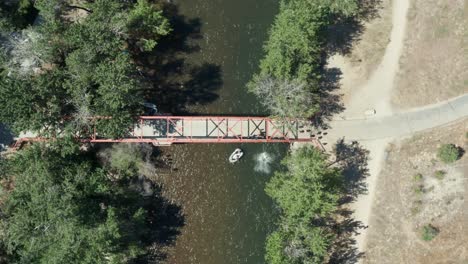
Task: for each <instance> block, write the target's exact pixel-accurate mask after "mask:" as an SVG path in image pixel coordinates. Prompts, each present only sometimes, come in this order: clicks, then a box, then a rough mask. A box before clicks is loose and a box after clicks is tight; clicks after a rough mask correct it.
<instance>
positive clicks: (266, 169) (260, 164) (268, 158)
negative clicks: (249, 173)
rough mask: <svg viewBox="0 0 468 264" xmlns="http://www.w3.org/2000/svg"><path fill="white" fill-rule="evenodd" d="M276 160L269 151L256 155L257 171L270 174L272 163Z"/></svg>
mask: <svg viewBox="0 0 468 264" xmlns="http://www.w3.org/2000/svg"><path fill="white" fill-rule="evenodd" d="M273 161H274V156H273V155H271V154H268V153H267V152H262V153H260V154H257V155H255V168H254V170H255V171H257V172H262V173H266V174H269V173H271V163H272V162H273Z"/></svg>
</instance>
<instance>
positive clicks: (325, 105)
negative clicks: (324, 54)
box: [311, 68, 345, 129]
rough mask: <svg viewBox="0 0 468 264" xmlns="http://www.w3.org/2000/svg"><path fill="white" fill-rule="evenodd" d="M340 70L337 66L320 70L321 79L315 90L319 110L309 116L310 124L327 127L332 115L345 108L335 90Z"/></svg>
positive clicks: (338, 84) (337, 87)
mask: <svg viewBox="0 0 468 264" xmlns="http://www.w3.org/2000/svg"><path fill="white" fill-rule="evenodd" d="M341 74H342V73H341V70H340V69H338V68H324V69H323V70H322V74H321V76H322V81H321V82H320V85H319V89H318V90H317V92H316V96H317V98H319V100H318V107H319V111H318V112H317V113H316V114H315V115H314V116H313V117H312V118H311V121H312V124H313V125H314V126H315V127H317V128H320V129H328V128H329V125H328V122H329V121H330V120H331V119H332V117H333V115H335V114H338V113H341V112H342V111H343V110H344V109H345V108H344V105H343V103H342V102H341V97H342V95H341V94H337V93H336V91H337V90H339V89H340V79H341Z"/></svg>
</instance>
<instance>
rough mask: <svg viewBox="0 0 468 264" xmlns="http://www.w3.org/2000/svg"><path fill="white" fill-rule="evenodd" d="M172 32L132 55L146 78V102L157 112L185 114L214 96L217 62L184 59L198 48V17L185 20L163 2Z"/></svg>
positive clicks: (218, 78) (218, 84)
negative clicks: (195, 62)
mask: <svg viewBox="0 0 468 264" xmlns="http://www.w3.org/2000/svg"><path fill="white" fill-rule="evenodd" d="M164 13H165V15H166V17H168V18H169V19H170V24H171V26H172V29H173V30H172V32H171V33H170V34H169V35H168V36H166V37H163V38H162V39H160V40H159V42H158V45H157V47H156V48H155V50H154V51H152V52H150V53H146V54H144V55H143V56H141V57H139V58H136V61H137V63H138V65H139V66H140V70H141V73H142V74H143V75H144V77H146V81H147V85H148V87H149V88H148V89H147V90H146V91H145V96H146V98H147V100H148V101H150V102H154V103H156V104H157V106H158V108H159V109H160V111H161V112H165V113H172V114H186V113H187V107H189V106H191V105H199V104H208V103H211V102H213V101H215V100H216V99H217V98H218V94H217V93H216V92H217V90H219V89H220V88H221V87H222V85H223V81H222V74H221V73H222V72H221V67H220V66H219V65H215V64H212V63H207V62H203V61H201V62H198V63H197V64H193V63H189V62H187V59H186V57H187V56H188V55H190V54H192V53H197V52H199V51H200V47H199V45H198V44H194V43H195V41H197V40H198V41H199V40H201V39H203V36H202V34H201V26H202V23H201V20H200V19H199V18H191V19H188V18H187V17H185V16H184V15H182V14H180V13H179V9H178V7H177V6H176V5H174V4H172V3H166V4H165V5H164Z"/></svg>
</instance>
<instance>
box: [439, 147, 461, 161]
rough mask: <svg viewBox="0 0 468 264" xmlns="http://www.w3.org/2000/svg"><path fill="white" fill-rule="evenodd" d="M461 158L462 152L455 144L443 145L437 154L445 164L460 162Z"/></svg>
mask: <svg viewBox="0 0 468 264" xmlns="http://www.w3.org/2000/svg"><path fill="white" fill-rule="evenodd" d="M460 156H461V151H460V149H459V148H457V146H455V145H453V144H444V145H442V146H441V147H440V148H439V150H438V153H437V157H438V158H439V159H440V160H441V161H442V162H444V163H452V162H455V161H456V160H458V159H459V158H460Z"/></svg>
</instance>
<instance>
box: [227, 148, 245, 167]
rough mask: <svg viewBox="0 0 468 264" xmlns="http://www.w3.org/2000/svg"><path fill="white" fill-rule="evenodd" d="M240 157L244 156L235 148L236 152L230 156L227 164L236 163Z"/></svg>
mask: <svg viewBox="0 0 468 264" xmlns="http://www.w3.org/2000/svg"><path fill="white" fill-rule="evenodd" d="M242 156H244V152H242V149H240V148H236V150H234V152H233V153H232V154H231V156H229V162H231V163H236V162H238V161H239V160H240V159H241V158H242Z"/></svg>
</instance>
